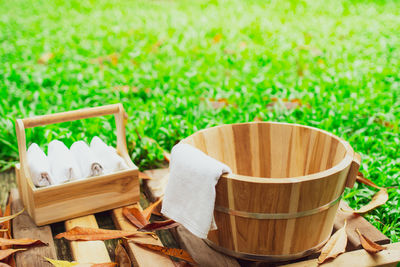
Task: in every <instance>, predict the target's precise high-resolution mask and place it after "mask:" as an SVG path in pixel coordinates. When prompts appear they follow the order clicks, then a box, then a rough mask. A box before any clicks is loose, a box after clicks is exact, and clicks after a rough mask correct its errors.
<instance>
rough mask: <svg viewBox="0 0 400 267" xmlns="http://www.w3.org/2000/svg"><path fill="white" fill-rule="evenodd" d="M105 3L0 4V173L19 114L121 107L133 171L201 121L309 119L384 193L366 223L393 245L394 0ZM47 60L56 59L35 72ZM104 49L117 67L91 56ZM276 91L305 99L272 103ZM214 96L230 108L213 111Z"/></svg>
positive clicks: (101, 125)
mask: <svg viewBox="0 0 400 267" xmlns="http://www.w3.org/2000/svg"><path fill="white" fill-rule="evenodd" d="M111 2H112V1H111ZM111 2H110V1H90V2H89V1H19V0H17V1H0V10H1V11H2V12H0V114H1V116H0V166H1V168H3V169H5V168H8V167H9V166H11V165H12V164H14V162H15V161H16V160H17V159H18V149H17V142H16V136H15V133H14V132H15V130H14V120H15V119H16V118H21V117H28V116H33V115H40V114H48V113H53V112H60V111H66V110H72V109H78V108H83V107H90V106H98V105H103V104H110V103H117V102H122V103H123V104H124V107H125V109H126V110H127V113H128V114H129V122H128V124H127V135H128V136H127V138H128V143H129V151H130V153H131V154H132V158H133V159H134V161H135V163H136V164H138V165H139V166H140V167H141V168H149V167H156V166H158V165H159V164H161V163H162V161H163V156H162V151H163V149H166V150H169V149H171V147H172V146H173V145H174V144H175V143H176V142H177V141H178V140H180V139H182V138H184V137H186V136H188V135H190V134H191V133H193V132H195V131H197V130H199V129H202V128H205V127H210V126H214V125H218V124H222V123H233V122H244V121H252V120H253V119H254V118H255V117H258V118H262V119H263V120H268V121H269V120H270V121H285V122H296V123H301V124H307V125H311V126H315V127H318V128H321V129H325V130H328V131H330V132H333V133H334V134H336V135H338V136H340V137H343V138H344V139H346V140H347V141H349V142H350V143H351V145H352V146H353V147H354V149H355V150H356V151H357V152H359V153H360V154H361V155H362V158H363V161H362V170H363V172H364V173H365V175H366V177H368V178H369V179H371V180H372V181H374V182H375V183H377V184H379V185H381V186H387V187H393V188H391V189H389V195H390V200H389V201H388V202H387V204H385V205H384V206H382V207H379V208H377V209H376V210H374V211H372V212H370V213H369V214H368V215H366V218H367V219H368V220H369V221H370V222H371V223H373V224H374V225H375V226H376V227H377V228H379V229H380V230H381V231H383V233H384V234H386V235H388V236H389V237H390V238H391V239H392V241H400V220H399V217H400V214H399V212H398V210H399V208H400V204H399V200H400V197H399V193H400V190H399V189H398V185H399V178H400V149H399V147H400V134H399V132H400V131H399V122H400V115H399V114H400V71H399V70H400V46H399V43H400V35H399V32H400V2H398V1H366V0H365V1H339V0H332V1H314V0H310V1H272V2H271V1H265V0H261V1H241V0H237V1H179V0H177V1H167V0H165V1H147V0H146V1H116V2H113V3H111ZM219 39H220V40H219ZM47 52H51V53H53V54H54V58H52V59H51V60H49V61H48V63H47V64H38V63H37V61H38V59H39V58H40V57H41V55H42V54H43V53H47ZM112 54H115V55H117V57H118V62H117V64H115V62H114V63H113V62H108V61H105V62H104V63H103V64H98V63H96V62H93V61H94V59H96V58H99V57H105V56H107V55H112ZM125 85H127V86H129V87H130V88H131V90H130V91H129V90H128V91H127V92H125V91H124V90H116V87H118V86H125ZM272 97H276V98H278V99H285V98H288V99H301V102H302V103H303V105H301V106H298V107H296V108H294V109H290V110H288V109H286V108H285V107H284V105H283V103H282V101H278V103H277V104H274V105H272V107H271V105H270V106H269V105H268V104H271V103H273V102H272V100H271V98H272ZM210 98H214V99H220V98H224V99H227V101H228V103H229V104H228V105H226V106H224V107H221V108H218V109H215V108H213V107H212V105H211V103H210V101H209V99H210ZM112 127H113V125H112V117H110V118H105V119H93V120H91V119H89V120H85V121H83V122H76V123H73V124H69V123H64V124H61V125H57V126H49V127H43V128H35V129H34V130H30V131H27V139H28V142H32V141H34V142H38V143H40V144H41V145H43V146H44V145H45V144H46V143H48V142H49V141H50V140H52V139H54V138H59V139H62V140H63V141H65V142H66V143H67V144H70V143H71V142H72V141H74V140H76V139H82V138H90V137H91V136H93V135H100V136H101V137H102V138H104V139H105V140H107V141H108V142H110V143H111V142H115V136H114V134H113V132H112ZM137 133H139V134H140V136H141V137H142V138H138V135H137ZM147 137H149V138H153V139H155V140H157V142H158V144H156V143H153V142H151V141H150V139H149V138H147ZM374 192H375V190H372V189H371V188H367V187H366V186H364V185H356V186H355V188H354V189H352V190H346V191H345V198H346V200H347V201H348V202H349V203H350V205H351V206H352V207H353V208H358V207H360V206H361V205H363V204H365V203H366V202H368V201H369V199H370V198H371V196H372V195H373V194H374Z"/></svg>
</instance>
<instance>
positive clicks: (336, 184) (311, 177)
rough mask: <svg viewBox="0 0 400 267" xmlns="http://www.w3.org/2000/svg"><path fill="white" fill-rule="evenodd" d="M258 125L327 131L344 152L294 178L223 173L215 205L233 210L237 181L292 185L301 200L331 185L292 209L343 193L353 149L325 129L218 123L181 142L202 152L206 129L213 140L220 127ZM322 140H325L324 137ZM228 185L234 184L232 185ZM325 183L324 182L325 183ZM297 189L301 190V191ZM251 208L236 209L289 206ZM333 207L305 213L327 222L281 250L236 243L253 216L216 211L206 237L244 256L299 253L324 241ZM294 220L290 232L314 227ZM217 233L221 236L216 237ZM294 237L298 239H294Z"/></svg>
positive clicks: (330, 227) (247, 183)
mask: <svg viewBox="0 0 400 267" xmlns="http://www.w3.org/2000/svg"><path fill="white" fill-rule="evenodd" d="M260 124H269V125H275V126H276V125H284V126H285V127H286V126H288V125H289V126H294V127H295V128H296V127H299V128H305V129H311V130H314V131H318V132H319V133H322V134H327V136H329V137H331V138H335V139H336V140H337V142H338V143H340V144H342V146H343V147H344V149H345V151H344V155H343V159H342V160H340V161H338V163H337V164H334V165H333V166H332V167H331V168H329V169H328V170H323V171H319V172H315V173H312V174H308V175H302V176H298V177H294V178H267V179H260V178H258V177H256V178H255V177H252V176H247V175H235V174H231V175H224V176H222V177H221V179H220V181H219V182H218V184H217V186H216V190H217V198H216V202H215V204H216V205H221V203H222V204H223V205H224V206H226V207H229V208H232V207H233V209H235V206H237V203H240V198H239V201H237V200H236V199H235V196H234V194H233V190H235V189H234V188H237V187H238V186H237V185H238V184H240V183H244V184H246V185H249V184H256V187H259V186H260V185H267V186H273V187H274V186H275V187H276V188H278V189H275V190H276V191H282V189H283V188H285V187H286V190H288V189H289V190H290V191H291V190H294V188H297V191H298V192H297V196H300V197H301V196H303V199H304V196H307V191H311V192H313V191H314V190H315V187H317V188H318V187H320V188H321V185H322V188H329V189H332V188H333V190H332V192H331V194H320V196H319V197H317V199H316V200H315V199H314V200H312V201H303V202H304V203H300V204H301V205H297V208H296V211H299V210H307V209H312V208H315V207H318V206H321V202H325V203H327V202H329V201H332V199H333V198H334V197H338V196H340V195H341V194H342V193H343V191H344V187H345V185H346V180H347V175H348V172H349V168H350V164H351V163H352V160H353V156H354V151H353V149H352V148H351V146H350V145H349V144H348V143H347V142H345V141H344V140H342V139H340V138H338V137H336V136H334V135H332V134H330V133H328V132H325V131H322V130H319V129H316V128H313V127H308V126H302V125H294V124H293V125H292V124H286V123H269V122H257V123H244V124H234V125H222V126H216V127H213V128H209V129H204V130H201V131H199V132H196V133H195V134H193V135H192V136H189V137H188V138H186V139H185V140H183V142H184V143H189V144H192V145H195V146H196V147H198V148H199V149H201V150H203V151H204V152H205V153H207V144H206V142H207V140H205V138H204V135H206V134H209V133H208V131H214V135H216V136H214V138H210V139H212V140H216V139H217V138H216V137H217V136H218V131H224V129H223V127H232V129H233V128H234V127H236V125H239V127H243V126H248V127H249V128H251V127H253V128H254V127H258V126H259V125H260ZM249 132H250V131H249ZM253 133H254V130H253ZM228 139H229V137H228ZM214 142H215V141H214ZM324 142H325V143H326V139H325V141H324ZM228 153H229V152H228ZM230 153H232V151H230ZM336 154H337V152H336ZM336 154H335V155H336ZM210 156H212V155H210ZM223 157H226V155H223ZM221 161H223V160H221ZM225 163H226V162H225ZM231 163H232V161H231ZM233 164H235V163H234V161H233ZM236 164H237V163H236ZM231 166H232V164H231ZM236 167H237V166H234V168H233V169H236ZM224 181H226V182H227V184H230V186H226V185H225V186H221V184H224ZM228 181H230V182H228ZM232 181H233V182H232ZM324 183H325V185H324ZM232 184H236V187H235V186H234V185H232ZM307 184H308V185H310V184H311V185H313V186H307ZM326 184H328V186H327V185H326ZM330 184H332V185H330ZM221 187H224V189H223V190H221ZM239 187H240V186H239ZM301 188H302V189H303V190H301ZM313 188H314V189H313ZM236 190H237V189H236ZM239 191H240V190H239ZM249 191H251V190H249ZM261 191H262V190H261ZM300 191H301V192H300ZM304 191H305V192H304ZM241 193H242V191H241ZM251 194H252V196H253V193H251ZM224 196H225V199H224V198H223V197H224ZM239 196H242V199H243V198H244V199H251V197H252V196H247V197H246V196H244V197H243V194H239ZM229 198H230V199H229ZM232 198H233V200H232ZM299 199H300V198H299ZM310 203H311V204H310ZM292 206H293V205H292ZM251 207H255V206H254V205H247V207H245V208H244V209H240V210H247V211H250V212H268V213H273V212H290V207H289V206H286V207H285V206H276V205H270V206H269V207H270V209H271V208H273V207H275V208H276V207H277V208H278V209H281V210H279V211H277V210H275V211H273V210H265V209H263V210H254V209H253V210H251ZM337 208H338V204H336V205H334V206H332V207H330V208H329V209H328V210H327V211H326V212H325V213H327V214H329V215H328V216H325V215H324V213H321V214H315V215H311V216H307V217H309V218H308V220H310V221H313V218H314V219H318V217H321V216H322V217H329V220H328V222H324V223H323V229H320V234H318V235H315V236H316V237H315V238H314V239H315V240H313V238H310V237H309V236H308V237H307V240H308V242H311V243H312V244H307V242H301V243H300V244H297V245H292V246H288V245H286V246H284V247H282V249H280V250H279V249H271V248H267V249H250V248H249V247H250V246H249V244H247V243H246V242H244V245H240V242H239V241H241V239H240V237H243V236H244V235H246V233H247V234H248V232H245V233H244V234H243V233H240V231H239V229H240V226H241V225H244V226H246V224H248V223H249V221H251V220H255V219H244V218H239V219H238V218H237V217H235V216H232V215H226V216H225V219H220V218H221V215H219V214H221V212H218V211H215V219H216V223H217V225H219V226H220V229H218V230H216V231H212V232H210V234H209V237H208V239H209V241H211V242H212V243H214V244H215V245H216V246H221V247H223V248H226V249H229V250H231V251H233V252H235V253H239V255H240V254H243V253H244V255H246V254H248V255H265V256H266V257H267V258H270V257H271V256H272V258H275V259H279V257H280V256H282V255H286V256H287V255H289V256H290V255H300V254H302V253H304V252H306V251H309V250H310V248H311V247H315V246H318V244H321V242H324V240H326V239H327V238H328V237H329V236H330V234H331V231H332V228H333V219H334V216H335V214H336V211H337ZM291 209H292V210H293V207H292V208H291ZM222 217H224V215H222ZM241 220H244V221H245V222H244V223H243V222H241ZM294 220H295V223H292V226H291V227H290V228H291V232H292V233H294V232H298V231H301V230H304V228H306V229H307V228H308V229H314V227H310V224H309V223H305V224H304V226H301V225H302V223H301V222H300V221H301V220H302V219H301V218H298V219H294ZM256 221H257V220H256ZM268 221H270V220H268ZM306 221H307V219H306ZM314 221H315V222H317V221H318V220H314ZM263 224H268V223H266V222H264V223H263ZM296 224H297V228H296ZM293 225H294V226H293ZM299 225H300V226H299ZM238 226H239V228H238ZM221 228H222V229H225V233H222V232H221ZM232 228H233V229H232ZM244 228H245V229H248V227H244ZM235 229H236V230H235ZM274 229H275V228H274ZM246 231H247V230H246ZM285 231H286V230H285ZM218 235H219V236H220V237H221V238H218ZM292 235H293V234H292ZM311 235H312V233H311ZM238 236H239V241H238ZM285 238H286V239H285ZM287 238H288V237H287V235H286V237H284V238H283V239H284V240H286V241H285V242H286V243H288V242H289V241H290V243H293V242H292V240H288V239H287ZM242 239H243V238H242ZM264 239H269V238H268V237H267V238H264ZM292 239H293V238H292ZM297 239H300V240H301V238H297ZM221 240H222V241H223V240H225V242H220V241H221ZM242 243H243V242H242ZM252 244H258V242H253V243H252ZM282 246H283V245H282ZM257 247H259V246H258V245H257ZM284 258H285V257H284Z"/></svg>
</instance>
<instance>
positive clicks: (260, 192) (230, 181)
mask: <svg viewBox="0 0 400 267" xmlns="http://www.w3.org/2000/svg"><path fill="white" fill-rule="evenodd" d="M182 142H184V143H188V144H191V145H193V146H195V147H197V148H198V149H200V150H202V151H203V152H205V153H206V154H207V155H209V156H211V157H213V158H215V159H217V160H219V161H222V162H224V163H225V164H227V165H228V166H230V167H231V169H232V171H233V173H232V174H227V175H223V176H222V177H221V178H220V180H219V182H218V184H217V186H216V201H215V205H216V206H220V207H223V208H225V209H230V210H233V211H242V212H251V213H262V214H265V213H268V214H276V213H285V214H287V213H289V214H292V213H298V212H304V211H309V210H313V209H317V208H319V207H321V206H324V205H327V204H328V203H330V202H332V201H334V200H336V199H338V198H339V197H340V195H341V194H342V193H343V190H344V188H345V186H346V184H351V182H349V183H348V181H349V180H350V181H353V179H354V177H353V176H354V175H355V174H354V173H355V171H356V170H358V166H359V160H358V159H359V158H358V157H357V156H355V153H354V151H353V149H352V148H351V146H350V145H349V144H348V143H347V142H345V141H344V140H342V139H340V138H338V137H336V136H334V135H332V134H330V133H328V132H325V131H322V130H319V129H316V128H312V127H306V126H301V125H295V124H287V123H268V122H255V123H243V124H232V125H222V126H217V127H213V128H209V129H205V130H201V131H199V132H196V133H195V134H193V135H191V136H189V137H188V138H186V139H184V140H183V141H182ZM350 169H352V172H349V170H350ZM338 206H339V202H337V203H336V204H334V205H332V206H330V207H329V208H327V209H325V210H323V211H320V212H318V213H316V214H313V215H308V216H300V217H297V218H291V219H261V220H260V219H255V218H245V217H241V216H238V215H232V214H227V213H225V212H221V211H215V212H214V214H215V220H216V223H217V225H218V230H216V231H211V232H210V233H209V235H208V239H209V240H211V241H212V242H213V243H214V244H216V245H218V246H220V247H223V248H225V249H228V250H231V251H235V252H240V253H248V254H257V255H276V256H280V255H293V254H298V253H302V252H304V251H306V250H309V249H311V248H314V247H317V246H318V245H322V244H323V242H324V241H326V240H327V239H328V238H329V236H330V234H331V232H332V229H333V222H334V218H335V215H336V211H337V209H338Z"/></svg>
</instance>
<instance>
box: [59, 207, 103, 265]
mask: <svg viewBox="0 0 400 267" xmlns="http://www.w3.org/2000/svg"><path fill="white" fill-rule="evenodd" d="M75 226H82V227H90V228H99V227H98V224H97V222H96V218H95V216H94V215H88V216H84V217H80V218H76V219H72V220H68V221H65V229H66V230H67V231H69V230H71V229H72V228H74V227H75ZM70 246H71V253H72V257H73V259H74V260H75V261H77V262H79V263H104V262H111V259H110V256H109V255H108V251H107V248H106V245H105V244H104V242H103V241H70Z"/></svg>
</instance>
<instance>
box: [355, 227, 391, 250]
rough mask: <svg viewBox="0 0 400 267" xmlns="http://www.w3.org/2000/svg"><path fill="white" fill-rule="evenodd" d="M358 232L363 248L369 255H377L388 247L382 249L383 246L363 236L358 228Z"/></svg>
mask: <svg viewBox="0 0 400 267" xmlns="http://www.w3.org/2000/svg"><path fill="white" fill-rule="evenodd" d="M356 232H357V234H358V236H359V237H360V242H361V246H362V247H363V248H364V249H365V250H366V251H367V252H369V253H377V252H379V251H381V250H384V249H386V247H382V246H381V245H379V244H377V243H375V242H373V241H371V240H370V239H368V238H367V237H366V236H365V235H363V234H362V233H361V232H360V231H359V230H358V229H357V228H356Z"/></svg>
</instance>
